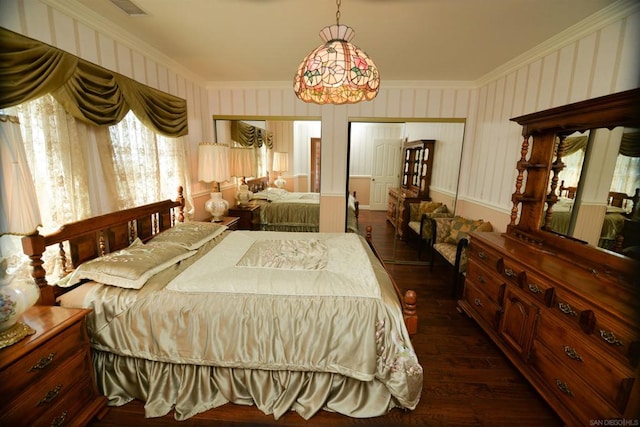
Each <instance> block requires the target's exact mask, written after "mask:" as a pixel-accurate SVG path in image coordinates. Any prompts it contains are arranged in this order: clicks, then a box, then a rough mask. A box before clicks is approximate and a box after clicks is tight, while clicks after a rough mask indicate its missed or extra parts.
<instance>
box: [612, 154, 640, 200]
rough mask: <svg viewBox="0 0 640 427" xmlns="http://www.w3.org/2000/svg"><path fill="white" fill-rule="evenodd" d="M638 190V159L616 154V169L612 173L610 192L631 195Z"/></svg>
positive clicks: (639, 160) (639, 173) (639, 179)
mask: <svg viewBox="0 0 640 427" xmlns="http://www.w3.org/2000/svg"><path fill="white" fill-rule="evenodd" d="M636 188H640V157H628V156H623V155H621V154H618V158H617V160H616V169H615V171H614V172H613V180H612V181H611V191H616V192H620V193H626V194H628V195H630V196H631V195H633V193H635V191H636Z"/></svg>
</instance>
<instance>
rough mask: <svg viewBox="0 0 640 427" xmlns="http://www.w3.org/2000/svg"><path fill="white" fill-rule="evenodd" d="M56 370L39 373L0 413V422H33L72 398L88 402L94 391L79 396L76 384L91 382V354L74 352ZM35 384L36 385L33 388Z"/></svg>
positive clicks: (51, 412)
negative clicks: (33, 382) (40, 374)
mask: <svg viewBox="0 0 640 427" xmlns="http://www.w3.org/2000/svg"><path fill="white" fill-rule="evenodd" d="M65 362H66V363H63V364H61V366H60V367H59V368H58V369H57V370H56V372H51V373H48V374H47V375H42V376H41V377H40V378H39V379H38V380H37V382H36V383H35V384H31V385H30V387H27V388H25V389H24V390H22V391H24V392H23V393H22V394H21V395H19V396H18V397H17V398H16V399H15V400H14V401H13V403H12V405H10V406H9V407H7V408H5V410H4V411H3V413H2V414H1V415H0V424H1V425H33V420H35V419H38V418H40V417H42V416H49V415H52V418H55V417H56V416H58V415H53V413H54V412H55V408H56V407H58V406H59V405H60V404H67V403H69V402H71V401H72V400H74V399H80V400H82V401H83V402H90V401H91V400H92V399H94V398H95V393H92V392H89V393H84V395H80V394H79V393H78V389H80V388H82V387H78V386H77V385H78V384H79V383H81V382H84V383H88V384H89V385H91V386H92V385H93V383H92V381H93V380H92V375H93V373H92V369H93V368H92V366H91V357H90V355H89V353H88V350H85V351H81V352H77V353H76V354H75V355H74V356H72V357H71V358H70V359H68V360H66V361H65ZM34 385H35V386H37V387H34Z"/></svg>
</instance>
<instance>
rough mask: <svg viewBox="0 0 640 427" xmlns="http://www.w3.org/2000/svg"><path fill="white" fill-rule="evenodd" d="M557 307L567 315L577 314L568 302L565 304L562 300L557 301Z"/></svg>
mask: <svg viewBox="0 0 640 427" xmlns="http://www.w3.org/2000/svg"><path fill="white" fill-rule="evenodd" d="M558 308H559V309H560V311H561V312H563V313H564V314H566V315H568V316H577V315H578V313H576V312H575V311H574V310H573V309H572V308H571V306H570V305H569V304H565V303H563V302H559V303H558Z"/></svg>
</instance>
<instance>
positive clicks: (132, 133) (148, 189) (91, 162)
mask: <svg viewBox="0 0 640 427" xmlns="http://www.w3.org/2000/svg"><path fill="white" fill-rule="evenodd" d="M9 110H11V111H13V112H14V113H15V114H16V115H17V116H19V117H20V122H21V125H20V126H21V131H22V135H23V139H24V146H25V151H26V153H27V159H28V163H29V168H30V170H31V171H32V175H33V181H34V183H35V185H36V187H37V188H38V189H39V191H38V201H39V205H40V212H41V215H42V225H43V228H42V232H43V233H44V234H46V233H49V232H51V231H54V230H56V229H57V228H58V227H59V226H60V225H62V224H64V223H67V222H71V221H77V220H80V219H84V218H87V217H90V216H95V215H100V214H104V213H108V212H113V211H116V210H119V209H125V208H129V207H132V206H137V205H141V204H144V203H151V202H155V201H158V200H164V199H175V197H176V195H177V186H178V185H182V186H183V187H184V190H185V191H184V194H185V197H186V199H187V201H188V203H189V205H190V206H193V203H192V201H191V197H190V194H191V192H190V182H191V180H190V178H189V177H188V172H187V171H188V169H187V156H186V145H185V141H184V138H183V137H181V138H167V137H164V136H162V135H158V134H156V133H154V132H153V131H151V130H149V129H148V128H147V127H145V126H144V125H143V124H142V123H141V122H140V121H139V120H137V118H136V116H135V115H134V114H133V113H129V114H128V115H127V116H125V118H124V119H123V120H122V121H121V122H120V123H118V124H117V125H115V126H110V127H104V126H103V127H99V126H93V125H88V124H85V123H82V122H80V121H78V120H76V119H75V118H74V117H73V116H71V115H70V114H69V113H67V112H66V111H65V110H64V108H62V106H61V105H60V104H59V103H58V102H57V101H56V100H55V99H54V98H53V96H51V95H46V96H43V97H41V98H38V99H36V100H33V101H30V102H26V103H24V104H20V105H19V106H17V107H12V108H11V109H9Z"/></svg>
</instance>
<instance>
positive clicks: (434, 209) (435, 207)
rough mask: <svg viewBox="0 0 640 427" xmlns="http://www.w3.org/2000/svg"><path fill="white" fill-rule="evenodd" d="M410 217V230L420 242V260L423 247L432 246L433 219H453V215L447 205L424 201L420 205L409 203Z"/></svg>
mask: <svg viewBox="0 0 640 427" xmlns="http://www.w3.org/2000/svg"><path fill="white" fill-rule="evenodd" d="M409 208H410V217H409V223H408V226H409V230H410V232H411V233H412V234H415V235H417V236H418V237H419V240H418V258H420V256H421V254H422V247H423V245H424V243H425V242H426V243H427V244H428V245H429V246H430V245H431V238H432V236H433V232H432V231H431V219H432V218H451V217H453V214H452V213H451V212H449V209H448V208H447V205H443V204H442V203H437V202H428V201H422V202H418V203H409Z"/></svg>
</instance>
